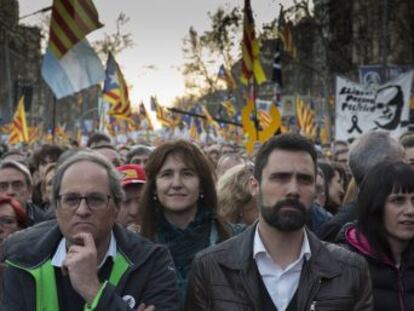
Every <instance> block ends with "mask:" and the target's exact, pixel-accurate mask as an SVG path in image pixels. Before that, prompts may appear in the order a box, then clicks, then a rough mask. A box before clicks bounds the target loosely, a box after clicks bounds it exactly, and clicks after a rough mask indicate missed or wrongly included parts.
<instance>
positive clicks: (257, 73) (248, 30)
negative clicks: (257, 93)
mask: <svg viewBox="0 0 414 311" xmlns="http://www.w3.org/2000/svg"><path fill="white" fill-rule="evenodd" d="M241 45H242V55H243V57H242V65H241V77H240V81H241V82H242V83H243V84H245V85H247V84H249V83H251V82H253V81H252V78H253V77H254V79H255V80H256V82H257V83H258V84H261V83H263V82H266V75H265V73H264V71H263V68H262V65H261V63H260V47H259V42H258V40H257V38H256V34H255V31H254V20H253V13H252V9H251V7H250V0H245V2H244V21H243V41H242V44H241Z"/></svg>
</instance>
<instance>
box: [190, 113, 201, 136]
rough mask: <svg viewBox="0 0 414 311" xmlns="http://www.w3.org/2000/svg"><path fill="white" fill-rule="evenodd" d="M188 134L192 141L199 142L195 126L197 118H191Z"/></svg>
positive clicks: (196, 126)
mask: <svg viewBox="0 0 414 311" xmlns="http://www.w3.org/2000/svg"><path fill="white" fill-rule="evenodd" d="M189 132H190V137H191V139H192V140H199V138H200V132H199V126H198V125H197V118H192V121H191V127H190V131H189Z"/></svg>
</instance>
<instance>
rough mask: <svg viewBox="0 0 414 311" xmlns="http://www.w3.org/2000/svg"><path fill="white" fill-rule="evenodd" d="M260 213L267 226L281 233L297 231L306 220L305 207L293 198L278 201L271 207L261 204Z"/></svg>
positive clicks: (306, 212)
mask: <svg viewBox="0 0 414 311" xmlns="http://www.w3.org/2000/svg"><path fill="white" fill-rule="evenodd" d="M283 207H289V209H283ZM260 213H261V215H262V217H263V219H264V220H265V221H266V223H267V224H269V225H270V226H272V227H273V228H275V229H277V230H279V231H283V232H291V231H296V230H299V229H300V228H302V227H303V226H304V225H305V224H306V223H307V220H308V211H307V210H306V207H305V206H304V205H303V204H302V203H301V202H300V201H299V200H298V199H294V198H287V199H285V200H282V201H279V202H277V203H276V204H275V205H273V206H264V205H263V203H262V202H261V204H260Z"/></svg>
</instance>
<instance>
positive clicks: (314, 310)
mask: <svg viewBox="0 0 414 311" xmlns="http://www.w3.org/2000/svg"><path fill="white" fill-rule="evenodd" d="M309 311H316V300H314V301H312V304H311V305H310V308H309Z"/></svg>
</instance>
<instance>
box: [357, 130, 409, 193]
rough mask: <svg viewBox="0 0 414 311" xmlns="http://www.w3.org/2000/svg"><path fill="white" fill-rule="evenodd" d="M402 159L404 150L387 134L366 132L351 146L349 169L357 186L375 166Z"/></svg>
mask: <svg viewBox="0 0 414 311" xmlns="http://www.w3.org/2000/svg"><path fill="white" fill-rule="evenodd" d="M403 158H404V148H403V147H402V145H401V144H400V143H399V142H398V141H397V140H396V139H394V138H392V137H391V136H390V134H389V133H388V132H368V133H366V134H364V135H362V136H361V137H360V138H359V139H358V140H356V141H355V142H354V143H353V144H352V145H351V149H350V152H349V167H350V168H351V171H352V175H353V176H354V178H355V181H356V183H357V184H358V185H359V184H361V182H362V180H363V179H364V177H365V176H366V174H367V173H368V171H369V170H370V169H371V168H373V167H374V166H375V165H376V164H378V163H380V162H383V161H387V160H391V161H395V160H402V159H403Z"/></svg>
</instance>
